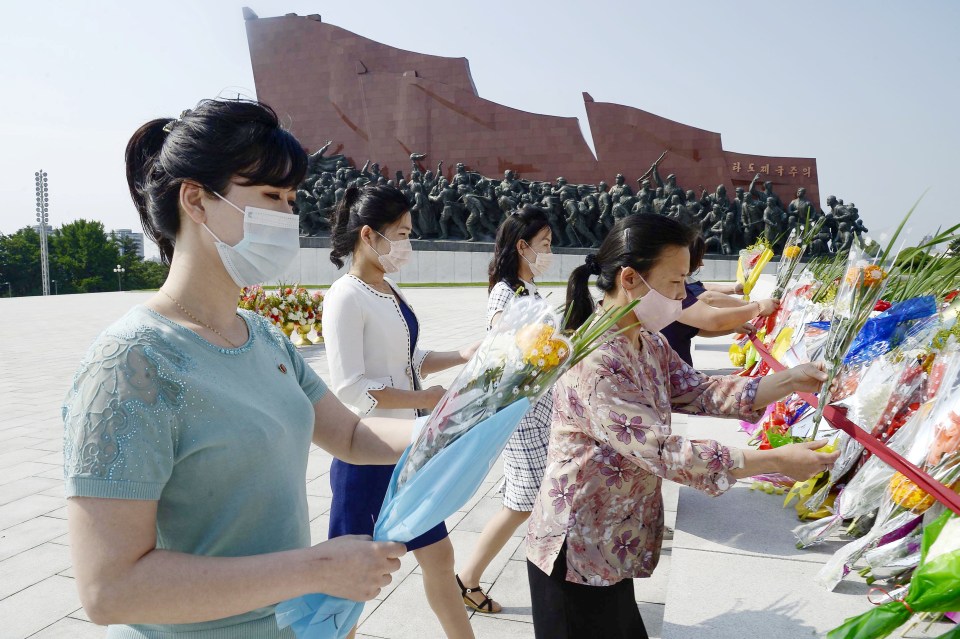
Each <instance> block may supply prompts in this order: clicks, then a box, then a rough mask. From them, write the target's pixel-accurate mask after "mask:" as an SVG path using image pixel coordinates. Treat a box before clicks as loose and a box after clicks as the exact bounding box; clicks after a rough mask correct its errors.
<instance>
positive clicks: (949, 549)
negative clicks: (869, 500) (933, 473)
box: [827, 512, 960, 639]
mask: <svg viewBox="0 0 960 639" xmlns="http://www.w3.org/2000/svg"><path fill="white" fill-rule="evenodd" d="M958 575H960V518H958V517H957V516H956V515H954V514H953V513H951V512H946V513H943V514H942V515H941V516H940V517H938V518H937V519H936V520H935V521H934V522H933V523H931V524H930V525H929V526H927V527H926V529H925V530H924V532H923V541H922V545H921V555H920V565H919V567H918V568H917V570H916V571H915V572H914V574H913V578H912V580H911V582H910V586H909V589H908V591H907V593H906V596H905V597H902V598H900V599H895V598H892V597H891V600H890V601H888V602H887V603H884V604H882V605H880V606H877V607H876V608H874V609H873V610H870V611H868V612H865V613H863V614H862V615H860V616H858V617H852V618H850V619H847V620H846V621H845V622H844V623H843V624H842V625H840V626H839V627H837V628H834V629H833V630H831V631H830V632H829V633H828V634H827V638H828V639H878V638H882V637H886V636H888V635H890V633H891V632H893V631H894V630H895V629H897V628H899V627H900V626H902V625H903V624H904V623H906V622H907V620H909V619H910V617H911V616H913V615H915V614H918V613H945V612H950V611H954V610H960V587H958V586H960V584H958Z"/></svg>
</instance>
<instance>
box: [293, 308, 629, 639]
mask: <svg viewBox="0 0 960 639" xmlns="http://www.w3.org/2000/svg"><path fill="white" fill-rule="evenodd" d="M635 305H636V302H634V303H632V304H629V305H627V306H626V307H623V308H617V309H613V310H610V311H607V312H605V313H602V314H600V315H599V316H595V318H594V319H593V321H591V322H587V323H585V324H584V325H583V326H582V327H581V328H580V329H578V330H577V331H571V332H566V331H563V329H562V327H563V325H564V323H563V321H562V318H561V316H560V315H559V313H558V312H557V311H556V310H554V309H553V308H551V307H550V306H549V305H548V304H547V303H546V302H545V301H544V300H537V299H535V298H533V297H531V296H528V297H524V298H515V299H514V300H513V301H512V302H511V304H509V305H508V306H507V308H506V309H505V310H504V312H503V315H502V316H501V318H500V321H499V322H497V324H496V326H495V327H494V328H492V329H491V330H490V331H489V332H488V333H487V335H486V337H485V339H484V340H483V342H482V343H481V344H480V347H479V348H478V349H477V352H476V353H475V354H474V355H473V357H472V358H471V359H470V361H469V362H467V364H466V365H465V366H464V368H463V370H462V371H461V372H460V374H459V375H458V376H457V378H456V379H455V380H454V382H453V383H452V384H451V386H450V388H449V390H447V393H446V395H444V397H443V398H442V399H441V400H440V403H439V404H438V405H437V407H436V408H435V409H434V411H433V413H431V415H430V416H429V417H428V418H426V423H425V424H424V426H423V428H422V429H421V431H420V433H419V435H418V437H417V438H416V440H415V441H414V443H413V444H412V445H411V446H410V447H409V448H408V449H407V451H406V452H405V453H404V455H403V456H402V457H401V458H400V461H399V462H398V463H397V467H396V468H395V469H394V472H393V476H392V477H391V479H390V484H389V487H388V489H387V495H386V497H385V499H384V503H383V507H382V508H381V510H380V515H379V516H378V518H377V522H376V525H375V527H374V531H373V538H374V539H375V540H377V541H399V542H407V541H409V540H411V539H413V538H415V537H417V536H419V535H422V534H423V533H425V532H426V531H428V530H430V529H431V528H433V527H434V526H436V525H437V524H439V523H440V522H442V521H444V520H445V519H446V518H448V517H449V516H450V515H452V514H453V513H454V512H456V511H457V510H458V509H460V508H461V507H462V506H463V504H464V503H466V502H467V501H468V500H469V499H470V497H471V496H472V495H473V493H474V492H476V490H477V488H479V486H480V484H481V483H482V482H483V479H484V477H486V475H487V473H488V472H489V470H490V468H491V467H492V466H493V464H494V462H495V461H496V459H497V458H498V457H499V456H500V453H501V452H502V451H503V448H504V446H505V445H506V443H507V440H508V439H509V438H510V435H511V434H512V433H513V431H514V429H516V427H517V424H518V423H519V422H520V419H521V418H522V417H523V415H524V413H526V412H527V410H528V409H529V408H530V406H531V405H532V403H533V402H535V401H536V400H537V399H539V398H540V397H542V396H543V395H544V394H545V393H546V392H547V391H548V390H549V388H550V387H551V386H552V385H553V383H554V382H555V381H556V380H557V379H558V378H559V377H560V376H561V375H562V374H563V373H564V372H566V371H567V370H568V369H569V368H570V366H572V365H573V364H575V363H576V362H578V361H580V360H581V359H582V358H584V357H586V356H587V355H588V354H589V353H590V352H591V351H593V350H594V349H595V348H598V347H599V346H600V345H601V344H602V343H603V342H604V341H605V340H604V339H603V336H604V334H605V333H607V331H608V330H610V329H611V328H612V327H613V326H615V325H616V324H617V323H618V322H620V321H621V320H622V319H623V318H624V317H626V316H627V315H628V314H632V310H633V307H634V306H635ZM362 610H363V604H362V603H358V602H354V601H347V600H345V599H339V598H336V597H330V596H327V595H320V594H315V595H306V596H303V597H299V598H297V599H294V600H291V601H286V602H283V603H281V604H279V605H278V606H277V623H278V624H279V625H280V627H287V626H290V627H292V628H293V630H294V632H296V634H297V636H298V637H299V638H300V639H305V638H309V639H333V638H342V637H344V636H346V634H347V633H348V632H349V631H350V629H351V628H352V627H353V626H354V625H355V623H356V621H357V619H359V617H360V613H361V612H362Z"/></svg>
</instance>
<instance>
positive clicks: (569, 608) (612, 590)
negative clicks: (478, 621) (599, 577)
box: [527, 544, 647, 639]
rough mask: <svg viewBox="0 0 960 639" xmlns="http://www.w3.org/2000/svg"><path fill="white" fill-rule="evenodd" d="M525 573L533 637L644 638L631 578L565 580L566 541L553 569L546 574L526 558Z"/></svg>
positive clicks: (550, 638) (568, 638)
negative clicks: (594, 582) (597, 582)
mask: <svg viewBox="0 0 960 639" xmlns="http://www.w3.org/2000/svg"><path fill="white" fill-rule="evenodd" d="M527 576H528V577H529V579H530V596H531V599H532V602H533V631H534V636H535V637H536V639H594V638H595V637H603V638H604V639H647V629H646V628H645V627H644V625H643V618H642V617H641V616H640V610H639V609H638V608H637V602H636V600H635V599H634V591H633V579H624V580H623V581H620V582H618V583H616V584H614V585H612V586H588V585H586V584H577V583H573V582H570V581H567V580H566V576H567V548H566V544H564V547H563V548H561V549H560V555H559V556H558V557H557V561H556V563H554V564H553V572H551V573H550V574H549V575H547V574H546V573H544V572H543V571H542V570H540V568H539V567H537V566H536V565H535V564H534V563H532V562H531V561H530V560H529V559H528V560H527Z"/></svg>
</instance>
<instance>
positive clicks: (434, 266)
mask: <svg viewBox="0 0 960 639" xmlns="http://www.w3.org/2000/svg"><path fill="white" fill-rule="evenodd" d="M412 244H413V249H414V250H413V254H412V255H411V258H410V262H409V263H408V264H407V265H406V266H405V267H404V268H403V269H402V270H401V271H400V272H399V273H393V274H391V275H390V276H389V277H390V278H391V279H393V280H394V281H396V282H399V283H401V284H407V285H417V284H424V285H428V284H487V283H488V281H489V268H490V261H491V260H492V259H493V243H492V242H463V241H457V240H449V241H438V240H413V242H412ZM594 251H595V249H589V248H559V247H557V248H554V249H553V252H554V254H555V255H556V257H555V258H554V260H553V265H552V266H551V267H550V270H549V271H547V272H546V273H545V274H544V275H543V277H540V278H538V279H539V280H540V281H541V282H566V281H567V279H568V278H569V277H570V273H571V272H572V271H573V269H575V268H576V267H578V266H580V265H581V264H583V259H584V256H586V255H587V254H589V253H593V252H594ZM345 261H346V262H347V264H346V265H345V266H344V267H343V268H342V269H339V270H338V269H337V267H336V266H334V265H333V263H332V262H331V261H330V238H329V237H303V238H300V255H299V256H298V258H297V259H296V261H294V263H293V264H292V265H291V266H290V269H288V271H287V272H286V273H285V274H284V276H283V278H281V280H282V281H283V282H284V283H290V284H293V283H300V284H303V285H305V286H329V285H330V284H332V283H333V282H334V281H335V280H336V279H337V278H339V277H341V276H342V275H344V274H345V273H346V272H347V271H348V270H349V268H350V264H349V258H348V259H347V260H345ZM776 269H777V264H776V262H771V263H770V264H768V265H767V267H766V268H765V269H764V273H766V274H775V273H776ZM697 278H698V279H700V280H703V281H705V282H725V281H733V280H735V279H736V278H737V257H736V256H735V255H708V256H706V258H704V261H703V268H702V269H700V272H699V273H698V274H697Z"/></svg>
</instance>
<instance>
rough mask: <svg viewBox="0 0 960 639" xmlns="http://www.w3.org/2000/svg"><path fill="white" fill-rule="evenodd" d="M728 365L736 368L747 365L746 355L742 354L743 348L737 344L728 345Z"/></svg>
mask: <svg viewBox="0 0 960 639" xmlns="http://www.w3.org/2000/svg"><path fill="white" fill-rule="evenodd" d="M729 355H730V363H731V364H733V365H734V366H736V367H738V368H739V367H741V366H743V365H744V364H746V363H747V355H746V353H744V352H743V347H742V346H740V345H739V344H731V345H730V351H729Z"/></svg>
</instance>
